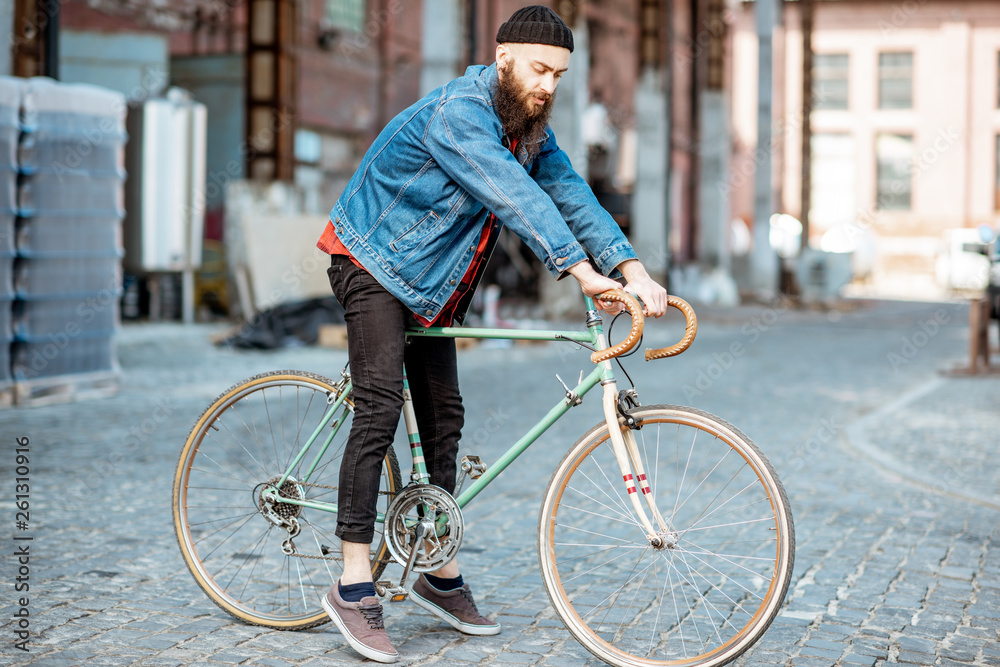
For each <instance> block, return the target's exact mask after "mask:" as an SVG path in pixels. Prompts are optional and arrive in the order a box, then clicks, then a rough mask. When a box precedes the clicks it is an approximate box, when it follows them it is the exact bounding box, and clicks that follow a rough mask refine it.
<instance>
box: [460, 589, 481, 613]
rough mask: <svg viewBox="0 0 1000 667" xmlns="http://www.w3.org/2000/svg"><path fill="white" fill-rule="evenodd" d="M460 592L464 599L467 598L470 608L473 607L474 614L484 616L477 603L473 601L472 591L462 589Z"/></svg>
mask: <svg viewBox="0 0 1000 667" xmlns="http://www.w3.org/2000/svg"><path fill="white" fill-rule="evenodd" d="M459 591H460V592H461V593H462V597H463V598H465V600H466V602H468V603H469V606H470V607H472V613H474V614H476V615H477V616H482V614H480V613H479V608H478V607H477V606H476V601H475V600H474V599H472V591H470V590H468V589H467V588H461V589H459Z"/></svg>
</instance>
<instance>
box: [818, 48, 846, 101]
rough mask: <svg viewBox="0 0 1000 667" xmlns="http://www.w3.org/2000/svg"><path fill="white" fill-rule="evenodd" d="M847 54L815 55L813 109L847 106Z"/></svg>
mask: <svg viewBox="0 0 1000 667" xmlns="http://www.w3.org/2000/svg"><path fill="white" fill-rule="evenodd" d="M847 63H848V61H847V54H846V53H817V54H815V55H814V56H813V72H812V75H813V103H812V108H813V109H846V108H847Z"/></svg>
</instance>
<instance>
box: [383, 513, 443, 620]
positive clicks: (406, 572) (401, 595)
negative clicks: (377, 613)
mask: <svg viewBox="0 0 1000 667" xmlns="http://www.w3.org/2000/svg"><path fill="white" fill-rule="evenodd" d="M428 526H429V527H428ZM428 530H430V532H431V533H433V530H434V524H433V523H430V524H428V522H427V521H421V522H419V523H418V524H417V525H416V527H415V528H414V533H413V540H411V542H410V557H409V558H408V559H407V561H406V567H404V568H403V576H402V577H400V578H399V584H398V585H396V586H393V585H392V584H391V582H386V581H380V582H378V583H377V584H375V591H376V592H377V593H378V594H379V595H382V596H388V597H389V602H402V601H403V600H405V599H406V596H407V595H409V592H408V591H407V589H406V580H407V578H409V576H410V571H411V570H412V569H413V563H415V562H416V560H417V548H418V545H419V544H421V543H422V542H423V540H424V536H425V535H427V534H428Z"/></svg>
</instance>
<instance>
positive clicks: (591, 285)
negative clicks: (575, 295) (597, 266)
mask: <svg viewBox="0 0 1000 667" xmlns="http://www.w3.org/2000/svg"><path fill="white" fill-rule="evenodd" d="M566 270H567V271H568V272H569V274H570V275H571V276H573V277H574V278H576V280H577V282H579V283H580V289H582V290H583V293H584V294H586V295H587V296H589V297H590V298H592V299H593V298H594V297H596V296H597V295H598V294H602V293H604V292H607V291H608V290H613V289H621V288H622V284H621V283H620V282H618V281H617V280H612V279H611V278H608V277H607V276H602V275H601V274H600V273H598V272H597V271H595V270H594V267H593V266H591V265H590V262H580V263H579V264H574V265H573V266H571V267H569V268H568V269H566ZM595 305H596V306H597V307H598V309H600V310H603V311H604V312H606V313H608V314H609V315H617V314H618V313H620V312H622V311H623V310H625V306H623V305H622V304H620V303H618V302H617V301H601V300H597V301H595Z"/></svg>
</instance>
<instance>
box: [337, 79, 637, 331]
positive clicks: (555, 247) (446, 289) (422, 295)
mask: <svg viewBox="0 0 1000 667" xmlns="http://www.w3.org/2000/svg"><path fill="white" fill-rule="evenodd" d="M497 81H498V80H497V70H496V64H495V63H494V64H493V65H490V66H489V67H486V66H483V65H476V66H473V67H470V68H468V70H466V73H465V76H462V77H459V78H457V79H455V80H453V81H451V82H449V83H447V84H445V85H444V86H441V87H440V88H438V89H436V90H434V91H433V92H431V93H429V94H428V95H427V96H426V97H424V98H423V99H421V100H420V101H418V102H416V103H415V104H413V105H412V106H410V107H409V108H408V109H406V110H405V111H403V112H402V113H400V114H399V115H397V116H396V117H395V118H394V119H393V120H392V121H391V122H390V123H389V124H388V125H387V126H386V127H385V129H383V130H382V132H381V133H380V134H379V136H378V138H376V140H375V142H374V143H373V144H372V145H371V147H370V148H369V149H368V152H367V153H366V154H365V156H364V158H363V160H362V161H361V164H360V166H359V167H358V170H357V171H356V172H355V173H354V176H353V177H352V178H351V180H350V181H349V182H348V184H347V187H346V188H345V190H344V192H343V194H342V195H341V196H340V199H339V200H338V201H337V203H336V205H335V206H334V207H333V210H332V211H331V212H330V220H331V222H332V223H333V225H334V229H335V231H336V234H337V237H338V238H339V239H340V242H341V243H343V244H344V246H345V247H346V248H347V249H348V250H349V251H350V253H351V255H352V256H353V257H354V258H355V259H356V260H357V261H358V262H359V263H360V264H361V265H362V266H364V267H365V268H366V269H367V270H368V272H369V273H371V274H372V276H374V277H375V279H376V280H378V281H379V282H380V283H381V284H382V285H383V286H384V287H385V288H386V289H387V290H388V291H389V292H390V293H392V294H393V295H394V296H395V297H396V298H398V299H399V300H400V301H402V302H403V304H405V305H406V306H407V307H408V308H409V309H410V310H412V311H413V312H414V313H416V314H418V315H420V316H422V317H423V318H427V319H433V318H434V317H436V316H437V314H438V313H439V312H440V311H441V309H442V308H443V307H444V305H445V304H446V303H447V302H448V299H449V298H450V297H451V296H452V294H453V293H454V292H455V289H456V287H457V285H458V283H459V281H461V279H462V277H463V275H464V274H465V272H466V270H467V269H468V268H469V265H470V263H471V261H472V258H473V255H474V254H475V251H476V248H477V245H478V242H479V239H480V236H481V235H482V233H483V225H484V224H485V223H486V221H487V217H488V215H489V213H490V212H493V213H494V214H495V215H496V219H497V221H498V224H501V225H504V226H506V227H508V228H509V229H511V230H512V231H513V232H514V233H516V234H517V235H518V236H519V237H520V238H521V239H523V240H524V242H525V243H527V244H528V246H529V247H530V248H531V250H532V251H533V252H534V253H535V254H536V255H537V256H538V258H539V259H541V260H542V262H543V263H544V265H545V268H547V269H548V270H549V272H551V273H552V274H553V275H555V276H556V277H561V276H562V275H563V272H564V270H565V269H567V268H569V267H570V266H572V265H574V264H576V263H578V262H581V261H583V260H586V259H587V256H588V253H589V255H590V256H591V257H592V258H593V259H594V261H595V263H596V264H597V268H598V270H600V271H601V272H602V273H604V274H605V275H611V274H612V273H614V272H615V267H616V266H617V265H618V264H620V263H621V262H623V261H625V260H627V259H631V258H634V257H635V256H636V254H635V251H634V250H633V249H632V246H631V244H630V243H629V242H628V240H627V239H626V238H625V235H624V234H622V232H621V229H620V228H619V227H618V224H617V223H616V222H615V221H614V219H613V218H612V217H611V216H610V215H609V214H608V213H607V211H605V210H604V209H603V208H602V207H601V206H600V204H598V203H597V198H596V197H595V196H594V194H593V192H592V191H591V189H590V187H589V186H588V185H587V183H586V182H585V181H584V180H583V179H582V178H581V177H580V176H579V175H578V174H577V173H576V172H575V171H574V170H573V168H572V166H571V164H570V161H569V158H568V157H567V156H566V153H565V152H564V151H563V150H561V149H560V148H559V147H558V146H557V145H556V140H555V137H554V136H553V134H552V131H551V129H550V130H549V132H548V135H547V137H546V139H545V140H544V143H543V145H542V147H541V150H540V151H539V152H538V154H537V155H536V156H535V158H534V159H533V160H532V159H529V158H528V156H527V153H526V151H525V150H524V147H523V146H518V148H517V151H516V153H517V154H516V155H515V154H513V153H511V152H510V151H509V150H508V148H507V147H506V146H507V145H508V144H507V143H506V140H505V138H504V136H503V129H502V126H501V123H500V119H499V118H498V116H497V114H496V112H495V111H494V109H493V95H494V92H495V91H496V87H497Z"/></svg>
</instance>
